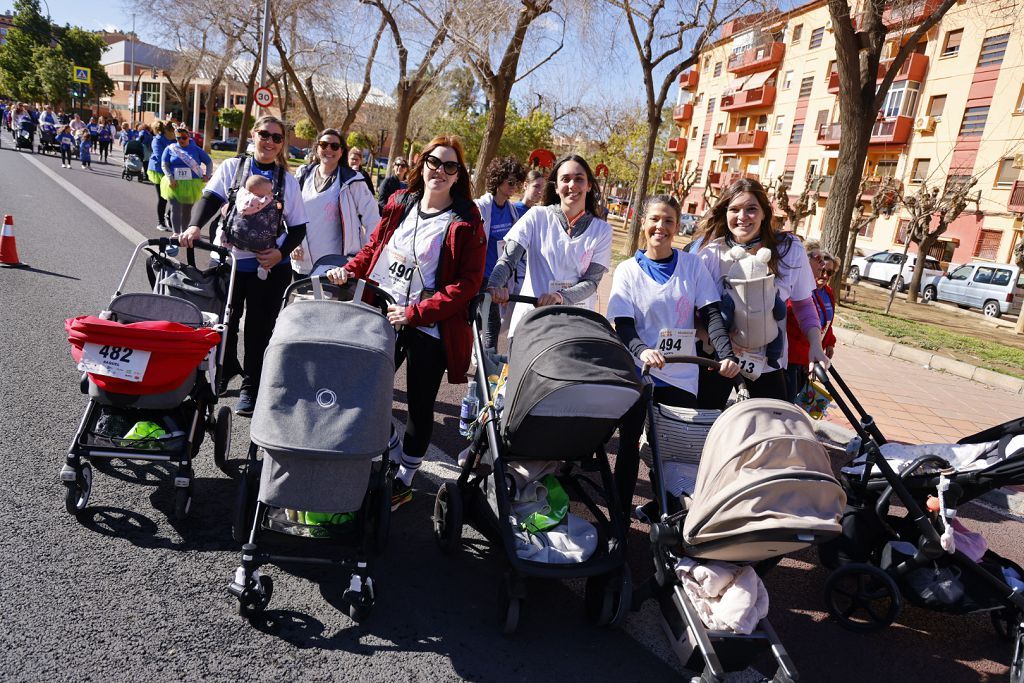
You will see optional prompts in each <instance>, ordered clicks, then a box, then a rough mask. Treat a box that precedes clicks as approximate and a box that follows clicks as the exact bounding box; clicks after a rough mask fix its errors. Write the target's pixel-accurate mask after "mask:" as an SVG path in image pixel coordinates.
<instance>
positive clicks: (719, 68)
mask: <svg viewBox="0 0 1024 683" xmlns="http://www.w3.org/2000/svg"><path fill="white" fill-rule="evenodd" d="M721 75H722V63H721V62H715V73H713V74H712V76H714V77H715V78H718V77H719V76H721Z"/></svg>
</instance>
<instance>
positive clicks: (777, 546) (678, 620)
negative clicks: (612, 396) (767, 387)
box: [647, 358, 846, 683]
mask: <svg viewBox="0 0 1024 683" xmlns="http://www.w3.org/2000/svg"><path fill="white" fill-rule="evenodd" d="M672 361H673V362H679V361H682V362H694V363H699V364H701V365H706V366H708V367H713V366H717V363H715V362H714V361H708V360H706V359H697V358H678V359H672ZM648 400H650V392H649V391H648ZM648 408H649V410H648V433H647V440H648V442H649V444H650V447H651V453H652V469H651V478H652V482H651V483H652V485H653V486H654V489H655V492H656V495H657V496H658V497H659V500H658V502H659V506H660V509H661V510H662V513H661V520H660V522H655V523H654V524H652V526H651V546H652V550H653V553H654V564H655V577H654V585H653V589H654V592H655V596H656V597H657V598H658V602H659V604H660V606H661V613H662V616H663V617H664V622H663V626H664V628H665V632H666V635H667V636H668V637H669V640H670V642H671V644H672V646H673V649H675V651H676V654H677V655H678V656H679V657H680V660H681V661H682V663H683V665H684V666H686V668H688V669H690V670H691V671H695V672H699V674H700V681H701V683H713V682H717V681H722V680H723V679H724V678H723V677H724V676H725V674H726V673H727V672H729V671H742V670H744V669H746V668H747V667H748V666H749V665H750V663H751V662H752V661H753V659H754V657H755V656H757V655H758V654H760V653H761V652H762V651H763V650H765V649H770V650H771V652H772V654H773V655H774V657H775V659H776V662H777V663H778V670H777V672H776V673H775V677H774V679H773V681H775V682H776V683H788V682H790V681H795V680H797V673H796V670H795V667H794V666H793V662H792V660H791V659H790V657H789V655H788V654H787V653H786V650H785V648H784V647H783V646H782V643H781V642H780V641H779V639H778V636H776V634H775V631H774V630H773V629H772V626H771V624H770V623H769V622H768V620H767V618H764V617H763V616H760V617H757V618H754V619H753V620H750V619H749V618H748V621H749V623H750V625H751V628H750V629H747V630H749V632H748V633H745V632H742V631H739V632H738V631H734V630H730V629H727V628H723V627H721V626H714V627H713V628H709V627H708V626H706V625H705V621H708V620H709V615H708V612H707V611H706V610H705V608H706V607H707V605H706V604H698V603H697V602H695V599H694V598H693V591H692V590H689V589H690V588H692V584H691V585H690V586H687V585H686V577H689V576H691V575H690V574H686V575H685V577H684V574H685V573H686V572H687V571H691V572H692V571H693V568H694V567H695V566H697V567H704V568H705V570H706V568H707V567H709V566H713V565H710V564H708V563H709V562H719V563H722V562H725V563H731V564H734V565H736V566H737V568H738V569H739V570H740V573H739V574H738V575H737V576H740V575H743V574H744V573H745V575H746V578H747V579H748V580H749V581H752V582H754V583H755V584H756V585H760V581H759V580H757V579H756V577H755V576H754V575H753V573H752V570H750V569H747V568H748V567H750V566H751V565H754V564H755V563H761V562H763V561H766V560H772V559H773V558H778V557H781V556H782V555H785V554H788V553H792V552H795V551H797V550H801V549H803V548H806V547H808V546H810V545H815V544H818V543H822V542H824V541H827V540H829V539H831V538H833V537H835V536H837V535H838V534H839V533H840V526H839V517H840V515H841V514H842V511H843V507H844V505H845V504H846V495H845V494H844V493H843V490H842V488H841V487H840V485H839V482H838V481H837V480H836V478H835V477H834V476H833V475H832V470H831V467H830V464H829V458H828V455H827V453H826V452H825V449H824V448H823V447H822V446H821V444H819V443H818V441H817V439H816V438H815V436H814V431H813V428H812V426H811V422H810V420H809V419H808V417H807V415H806V414H805V413H804V412H803V411H802V410H800V409H799V408H797V407H796V406H794V405H792V404H789V403H786V402H784V401H777V400H773V399H750V400H745V401H740V402H738V403H736V404H735V405H733V406H731V407H730V408H728V409H726V410H725V411H724V412H723V413H722V414H721V416H720V417H719V418H718V419H717V420H716V421H715V423H714V424H713V425H712V427H711V429H710V431H709V432H708V435H707V441H706V442H705V443H704V445H703V452H702V454H701V458H700V463H699V465H698V467H697V472H696V477H695V483H694V486H693V489H692V493H690V494H689V495H686V494H684V495H683V496H681V497H680V499H679V500H678V502H677V501H675V500H669V494H668V493H666V491H667V490H672V489H674V488H678V487H677V486H676V482H671V481H665V479H664V476H663V475H664V473H665V472H666V467H665V465H666V463H665V461H664V460H663V459H662V455H661V453H660V452H659V449H658V436H659V434H658V430H657V429H656V428H655V426H654V425H655V422H654V417H653V413H654V409H655V406H654V404H653V401H651V402H650V403H649V404H648ZM668 469H669V471H672V468H668ZM676 471H678V469H677V470H676ZM680 507H681V508H682V509H679V508H680ZM673 510H676V511H675V512H673ZM666 511H667V512H666ZM771 564H773V563H772V562H766V563H764V565H761V567H760V568H763V567H764V566H765V565H769V566H770V565H771ZM714 566H721V565H714ZM687 568H688V569H687ZM688 590H689V592H688ZM760 591H761V592H762V595H761V601H760V602H761V603H762V604H761V605H760V608H761V611H763V612H766V611H767V594H766V593H763V586H760ZM711 621H712V624H713V625H714V619H712V620H711Z"/></svg>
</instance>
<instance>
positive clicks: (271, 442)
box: [228, 277, 395, 621]
mask: <svg viewBox="0 0 1024 683" xmlns="http://www.w3.org/2000/svg"><path fill="white" fill-rule="evenodd" d="M310 293H312V298H308V297H309V294H310ZM392 302H393V300H392V299H391V298H390V297H389V296H388V295H387V294H386V293H385V292H383V291H382V290H380V289H378V288H376V287H374V286H373V285H370V284H368V283H366V282H363V281H354V282H349V283H348V284H346V285H344V286H342V287H338V286H335V285H331V284H328V283H327V281H326V278H322V277H315V278H311V279H308V280H301V281H299V282H295V283H293V284H292V285H290V286H289V288H288V289H287V290H286V292H285V296H284V304H283V310H282V311H281V314H280V316H279V317H278V319H277V325H276V326H275V328H274V334H273V336H272V337H271V339H270V345H269V346H268V347H267V351H266V354H265V356H264V363H263V376H262V378H261V381H260V391H259V398H258V399H257V401H256V410H255V412H254V414H253V418H252V428H251V432H250V435H251V443H250V445H249V454H248V459H247V461H246V463H245V467H244V469H243V473H242V477H241V479H240V481H239V487H238V499H237V502H236V510H235V522H234V535H235V540H236V541H238V542H239V543H243V544H244V545H243V547H242V565H241V566H240V567H238V569H237V570H236V571H235V577H234V580H233V581H232V582H231V584H230V585H229V586H228V592H229V593H231V594H232V595H234V596H235V597H236V598H238V603H239V614H241V615H242V616H243V617H246V618H247V619H250V620H252V619H255V618H257V617H258V616H259V615H260V614H261V613H262V612H263V610H264V609H265V608H266V606H267V604H268V603H269V602H270V598H271V595H272V593H273V585H274V584H273V581H272V580H271V578H270V577H269V576H267V575H266V574H261V573H260V571H259V568H260V567H261V566H262V565H264V564H270V563H275V564H280V563H281V562H287V563H290V564H291V563H305V564H313V565H320V566H337V567H341V568H342V569H343V570H344V571H345V572H347V573H348V574H349V575H350V578H349V586H348V589H347V590H346V591H345V592H344V595H343V599H344V600H345V601H346V602H347V603H348V612H349V616H350V617H352V619H353V620H355V621H360V620H362V619H365V618H366V617H367V616H369V612H370V610H371V608H372V607H373V603H374V585H373V579H372V578H371V576H370V556H371V555H373V554H376V553H379V552H380V551H382V550H383V548H384V546H385V544H386V542H387V536H388V529H389V525H390V519H391V517H390V515H391V486H392V481H393V479H394V472H393V471H392V468H391V464H390V460H389V458H388V441H389V436H390V432H391V405H392V396H393V386H394V375H395V362H394V348H395V331H394V328H393V327H392V326H391V325H390V324H389V323H388V321H387V319H386V318H385V317H384V315H383V313H385V312H386V311H387V306H388V304H390V303H392ZM260 453H262V456H263V457H262V459H260V458H258V455H259V454H260Z"/></svg>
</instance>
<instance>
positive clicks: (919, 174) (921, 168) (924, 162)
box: [910, 159, 931, 183]
mask: <svg viewBox="0 0 1024 683" xmlns="http://www.w3.org/2000/svg"><path fill="white" fill-rule="evenodd" d="M930 165H931V159H914V166H913V168H912V169H911V171H910V182H911V183H923V182H924V181H925V180H927V179H928V166H930Z"/></svg>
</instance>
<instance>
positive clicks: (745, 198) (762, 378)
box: [698, 178, 829, 408]
mask: <svg viewBox="0 0 1024 683" xmlns="http://www.w3.org/2000/svg"><path fill="white" fill-rule="evenodd" d="M700 238H701V245H702V247H701V250H700V253H699V255H700V258H701V260H702V261H703V262H704V265H705V267H707V269H708V272H709V273H711V277H712V279H713V280H714V281H715V284H716V286H717V287H718V292H719V296H723V295H724V294H726V282H725V278H726V274H727V272H728V269H729V266H730V265H731V262H732V261H731V260H732V257H731V256H730V251H731V250H733V249H734V248H735V247H740V248H742V249H743V250H744V251H745V252H747V253H755V252H757V251H758V250H760V249H762V248H764V249H767V250H768V251H769V252H770V257H769V259H768V261H767V266H768V271H769V272H770V273H771V274H772V275H774V276H775V279H774V282H775V286H776V288H777V291H778V295H779V298H781V300H782V301H783V302H785V301H790V302H792V305H793V312H794V315H795V316H796V319H797V322H798V324H799V327H800V329H801V330H802V331H803V332H804V334H805V335H806V337H807V341H808V343H809V349H808V360H809V362H811V363H822V364H825V365H827V364H828V362H829V361H828V357H827V356H826V355H825V352H824V350H823V349H822V346H821V323H820V321H819V319H818V312H817V309H816V308H815V306H814V302H813V301H812V299H811V294H812V292H814V290H815V287H816V285H815V282H814V273H813V272H812V271H811V266H810V263H809V262H808V259H807V252H806V251H804V248H803V245H802V244H801V243H800V240H799V239H798V238H797V237H796V236H795V235H792V234H790V233H777V232H775V231H774V230H773V229H772V206H771V202H770V201H769V199H768V195H767V193H766V192H765V190H764V188H763V187H762V186H761V183H759V182H757V181H756V180H751V179H749V178H743V179H741V180H737V181H736V182H735V183H733V184H732V185H731V186H730V187H729V188H728V189H726V190H725V192H723V193H722V196H721V197H720V198H719V199H718V201H717V202H716V203H715V205H714V206H713V207H712V209H711V211H710V213H709V215H708V216H707V217H706V218H705V219H704V226H703V230H702V232H701V235H700ZM777 325H778V329H779V332H778V333H779V334H780V335H782V337H783V346H784V349H783V353H782V356H781V358H780V359H779V361H778V362H779V365H780V366H781V367H778V368H774V367H771V366H765V367H763V368H760V370H761V372H760V373H759V374H758V373H757V372H753V373H745V374H748V375H750V374H753V375H755V376H756V379H752V380H750V381H748V382H747V386H748V387H749V389H750V395H751V396H753V397H762V398H777V399H781V400H786V394H787V392H786V380H785V377H784V374H783V373H784V370H785V364H786V357H787V354H786V352H785V343H786V342H785V335H786V324H785V319H784V317H783V320H782V321H779V322H778V323H777ZM733 350H734V351H735V352H736V353H737V355H738V356H739V357H740V361H741V362H740V367H741V368H742V367H744V365H745V362H746V363H754V364H755V365H756V364H757V361H756V359H754V360H749V359H753V358H754V357H753V356H747V359H748V360H745V358H744V356H745V354H748V353H750V352H752V351H755V350H754V349H744V348H741V347H740V346H739V345H738V344H737V343H736V342H735V341H733ZM748 367H749V365H748ZM731 389H732V384H731V383H730V382H728V381H727V380H725V378H723V377H721V376H719V375H715V374H713V373H710V372H702V373H700V387H699V395H698V398H699V403H700V405H701V407H707V408H724V407H725V403H726V400H727V399H728V397H729V391H730V390H731Z"/></svg>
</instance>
